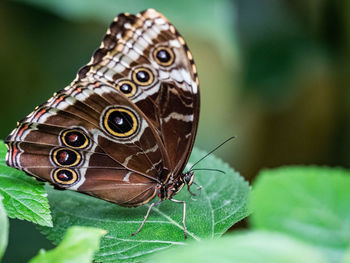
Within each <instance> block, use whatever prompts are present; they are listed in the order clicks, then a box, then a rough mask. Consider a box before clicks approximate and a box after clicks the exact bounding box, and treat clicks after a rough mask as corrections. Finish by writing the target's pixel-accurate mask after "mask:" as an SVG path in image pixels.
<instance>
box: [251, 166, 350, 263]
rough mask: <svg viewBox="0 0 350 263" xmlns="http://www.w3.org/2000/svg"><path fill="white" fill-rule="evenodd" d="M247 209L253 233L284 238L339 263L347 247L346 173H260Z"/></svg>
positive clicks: (349, 195) (349, 198)
mask: <svg viewBox="0 0 350 263" xmlns="http://www.w3.org/2000/svg"><path fill="white" fill-rule="evenodd" d="M253 189H254V191H253V194H252V199H251V204H252V207H253V211H254V213H253V215H252V217H251V223H252V225H253V227H254V228H257V229H268V230H273V231H278V232H283V233H287V234H289V235H291V236H294V237H297V238H299V239H301V240H303V241H307V242H309V243H311V244H312V245H315V246H318V247H320V248H321V249H322V250H323V251H324V252H325V253H326V254H327V256H328V257H329V259H330V260H331V261H334V262H339V261H340V259H341V257H342V256H343V253H344V251H345V249H347V248H348V246H349V245H350V205H349V204H350V191H349V189H350V172H349V171H346V170H342V169H332V168H326V167H284V168H279V169H274V170H265V171H263V172H261V174H260V175H259V177H258V180H257V181H256V183H255V184H254V187H253Z"/></svg>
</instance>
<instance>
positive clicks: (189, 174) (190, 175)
mask: <svg viewBox="0 0 350 263" xmlns="http://www.w3.org/2000/svg"><path fill="white" fill-rule="evenodd" d="M193 179H194V172H193V171H191V170H190V171H188V172H186V173H185V174H184V175H183V180H184V182H185V183H186V184H187V185H188V186H191V185H192V183H193Z"/></svg>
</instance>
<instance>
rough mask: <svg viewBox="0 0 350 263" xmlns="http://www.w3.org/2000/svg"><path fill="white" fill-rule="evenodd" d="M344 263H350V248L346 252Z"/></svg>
mask: <svg viewBox="0 0 350 263" xmlns="http://www.w3.org/2000/svg"><path fill="white" fill-rule="evenodd" d="M342 263H350V247H348V249H347V250H346V252H345V256H344V258H343V260H342Z"/></svg>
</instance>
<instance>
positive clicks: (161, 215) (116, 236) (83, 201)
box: [41, 149, 250, 262]
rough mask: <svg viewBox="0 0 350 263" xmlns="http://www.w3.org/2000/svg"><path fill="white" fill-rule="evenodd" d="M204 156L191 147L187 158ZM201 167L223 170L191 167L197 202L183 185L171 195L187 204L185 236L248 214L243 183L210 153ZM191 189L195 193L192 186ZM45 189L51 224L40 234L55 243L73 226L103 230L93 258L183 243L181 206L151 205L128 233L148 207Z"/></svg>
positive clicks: (124, 256)
mask: <svg viewBox="0 0 350 263" xmlns="http://www.w3.org/2000/svg"><path fill="white" fill-rule="evenodd" d="M204 154H205V152H202V151H199V150H196V149H195V150H194V151H193V154H192V156H191V159H190V162H192V163H194V161H196V160H198V159H199V158H200V157H201V156H203V155H204ZM200 167H206V168H217V169H222V170H224V171H226V174H221V173H218V172H210V171H196V176H195V181H196V182H197V183H198V184H200V185H202V187H203V188H202V191H201V195H200V196H197V200H191V197H190V194H189V193H188V191H187V190H186V189H183V190H182V191H181V192H180V193H179V194H178V195H176V199H177V200H185V201H186V202H187V215H186V225H187V229H188V240H201V239H204V238H209V239H212V238H216V237H219V236H221V235H222V234H223V233H225V232H226V231H227V229H229V228H230V227H231V226H232V225H233V224H234V223H236V222H238V221H239V220H241V219H242V218H244V217H246V216H247V215H248V210H247V197H248V194H249V191H250V188H249V185H248V183H247V182H245V181H244V179H243V178H242V177H241V176H240V175H239V174H238V173H236V172H234V171H233V169H232V168H230V167H229V166H228V165H227V164H226V163H224V162H223V161H221V160H220V159H218V158H216V157H214V156H209V157H208V158H207V159H205V161H203V162H201V163H200V164H199V165H198V166H196V168H200ZM192 190H193V191H194V192H196V193H199V191H198V190H196V186H193V187H192ZM48 191H49V201H50V204H51V207H52V216H53V221H54V227H53V228H41V230H42V231H43V233H44V234H45V235H47V237H48V238H49V239H50V240H53V241H54V243H58V242H59V240H60V239H61V238H62V233H64V232H65V230H66V229H67V228H68V227H69V226H72V225H81V226H94V227H98V228H102V229H106V230H107V231H108V234H107V235H106V236H105V237H104V238H102V241H101V249H100V251H99V252H98V253H97V256H96V260H97V261H103V262H108V261H113V262H115V261H123V260H124V261H129V262H130V261H139V260H140V259H142V258H143V257H144V256H145V255H148V254H150V253H153V252H156V251H160V250H163V249H166V248H169V247H173V246H183V245H185V242H186V240H185V238H184V233H183V228H182V213H183V206H182V205H181V204H177V203H174V202H171V201H169V200H166V201H164V202H163V203H162V204H161V205H159V206H157V207H154V208H153V209H152V212H151V213H150V216H149V218H148V221H147V222H146V224H145V225H144V227H143V229H142V230H141V232H140V233H139V234H137V235H136V236H130V234H132V233H134V232H135V231H136V230H137V228H138V227H139V225H140V224H141V221H142V220H143V218H144V216H145V214H146V211H147V209H148V205H144V206H141V207H138V208H123V207H120V206H117V205H116V204H112V203H108V202H106V201H103V200H99V199H96V198H93V197H89V196H87V195H83V194H80V193H76V192H72V191H57V190H53V189H48Z"/></svg>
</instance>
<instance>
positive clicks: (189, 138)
mask: <svg viewBox="0 0 350 263" xmlns="http://www.w3.org/2000/svg"><path fill="white" fill-rule="evenodd" d="M113 40H114V41H113ZM162 49H163V50H166V51H168V52H169V53H170V55H171V60H170V62H171V63H170V62H168V63H166V62H165V63H162V61H160V60H159V59H158V58H157V56H156V54H157V53H156V52H157V51H159V50H162ZM140 69H146V70H149V71H150V74H151V75H152V78H153V81H151V82H150V83H147V84H146V85H144V84H142V83H139V81H138V80H137V79H136V78H135V77H134V76H135V71H137V70H140ZM80 79H99V80H100V81H103V82H106V83H109V84H110V85H113V86H114V87H116V89H120V83H125V82H126V81H127V82H131V84H134V85H135V91H134V92H133V93H134V94H126V96H127V97H128V98H129V99H130V100H131V101H132V102H133V103H135V104H136V106H137V107H138V108H139V109H140V110H142V111H143V112H144V113H145V115H146V116H147V118H149V119H150V121H151V122H152V123H153V125H154V126H155V127H156V128H157V130H158V132H159V135H160V136H161V138H162V141H163V143H164V147H165V149H166V152H168V153H171V154H169V159H170V167H169V169H170V170H171V171H173V173H174V174H175V175H176V174H178V173H179V172H182V170H183V169H184V167H185V165H186V163H187V160H188V158H189V155H190V153H191V150H192V147H193V143H194V139H195V135H196V132H197V126H198V119H199V108H200V105H199V104H200V101H199V83H198V76H197V71H196V67H195V64H194V61H193V58H192V55H191V53H190V51H189V49H188V47H187V45H186V43H185V41H184V39H183V38H182V37H181V35H180V34H179V33H178V32H177V30H176V29H175V27H174V26H173V25H172V24H171V23H170V22H169V21H168V20H167V19H166V18H165V17H164V16H163V15H162V14H160V13H158V12H157V11H155V10H153V9H148V10H146V11H144V12H142V13H140V14H137V15H136V16H134V15H129V14H121V15H119V16H118V17H117V18H116V19H115V20H114V21H113V23H112V24H111V26H110V27H109V29H108V30H107V34H106V36H105V38H104V41H103V42H102V43H101V46H100V48H99V49H98V50H96V51H95V53H94V55H93V57H92V59H91V61H90V63H89V64H88V65H87V66H85V67H83V68H82V69H81V70H80V71H79V73H78V75H77V80H80ZM138 84H140V85H138ZM124 95H125V94H124ZM184 153H185V154H184Z"/></svg>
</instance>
